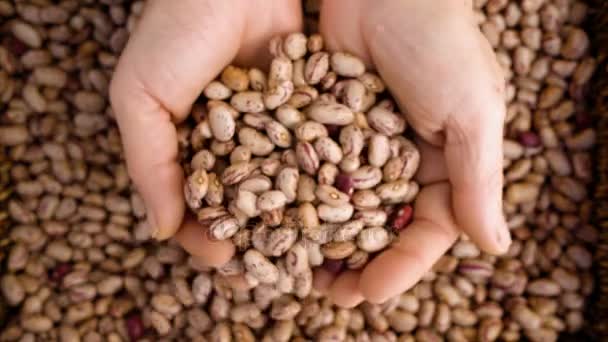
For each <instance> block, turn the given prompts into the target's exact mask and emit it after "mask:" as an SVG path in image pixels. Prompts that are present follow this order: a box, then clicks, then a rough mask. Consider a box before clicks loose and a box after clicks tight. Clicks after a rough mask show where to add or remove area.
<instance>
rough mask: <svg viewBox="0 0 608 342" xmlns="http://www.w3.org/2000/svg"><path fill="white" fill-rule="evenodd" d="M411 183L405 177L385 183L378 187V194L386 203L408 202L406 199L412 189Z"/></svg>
mask: <svg viewBox="0 0 608 342" xmlns="http://www.w3.org/2000/svg"><path fill="white" fill-rule="evenodd" d="M410 184H411V183H410V182H408V181H407V180H404V179H399V180H396V181H394V182H390V183H384V184H381V185H379V186H378V187H376V194H377V195H378V197H379V198H380V200H381V201H382V202H384V203H400V202H406V201H404V199H405V197H406V196H407V195H408V192H409V191H410ZM414 184H415V183H414Z"/></svg>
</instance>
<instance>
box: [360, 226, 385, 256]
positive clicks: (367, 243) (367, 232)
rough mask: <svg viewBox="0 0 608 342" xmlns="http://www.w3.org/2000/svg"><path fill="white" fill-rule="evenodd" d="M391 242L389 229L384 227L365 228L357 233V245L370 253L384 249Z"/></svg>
mask: <svg viewBox="0 0 608 342" xmlns="http://www.w3.org/2000/svg"><path fill="white" fill-rule="evenodd" d="M389 242H390V236H389V234H388V231H387V230H386V229H384V228H383V227H370V228H365V229H363V230H361V231H360V232H359V234H358V235H357V246H358V247H359V248H360V249H361V250H363V251H365V252H368V253H374V252H377V251H380V250H382V249H384V248H385V247H386V246H388V244H389Z"/></svg>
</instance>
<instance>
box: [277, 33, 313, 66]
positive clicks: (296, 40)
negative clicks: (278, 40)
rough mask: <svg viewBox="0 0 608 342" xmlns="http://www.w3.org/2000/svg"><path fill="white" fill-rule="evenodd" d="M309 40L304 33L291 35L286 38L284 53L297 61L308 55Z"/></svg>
mask: <svg viewBox="0 0 608 342" xmlns="http://www.w3.org/2000/svg"><path fill="white" fill-rule="evenodd" d="M307 43H308V40H307V38H306V36H305V35H304V34H302V33H291V34H289V35H288V36H287V37H285V41H284V42H283V51H284V52H285V55H287V57H289V58H290V59H291V60H297V59H300V58H302V57H304V55H306V51H307V49H306V44H307Z"/></svg>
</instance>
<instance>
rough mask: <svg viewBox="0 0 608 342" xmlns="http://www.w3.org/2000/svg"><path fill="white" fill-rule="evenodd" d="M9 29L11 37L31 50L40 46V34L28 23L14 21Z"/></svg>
mask: <svg viewBox="0 0 608 342" xmlns="http://www.w3.org/2000/svg"><path fill="white" fill-rule="evenodd" d="M10 29H11V32H12V33H13V35H15V37H16V38H17V39H19V40H20V41H22V42H23V43H25V44H26V45H27V46H29V47H31V48H39V47H40V46H42V37H41V36H40V33H39V32H38V31H37V30H36V29H35V28H34V27H33V26H32V25H30V24H29V23H26V22H24V21H21V20H15V21H14V22H13V23H12V25H11V27H10Z"/></svg>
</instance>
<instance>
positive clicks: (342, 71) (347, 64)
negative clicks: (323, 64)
mask: <svg viewBox="0 0 608 342" xmlns="http://www.w3.org/2000/svg"><path fill="white" fill-rule="evenodd" d="M331 69H332V70H333V71H335V72H336V74H338V75H340V76H343V77H359V76H362V75H363V74H364V73H365V64H364V63H363V61H362V60H361V59H359V58H358V57H356V56H353V55H351V54H348V53H345V52H335V53H333V54H332V55H331Z"/></svg>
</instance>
